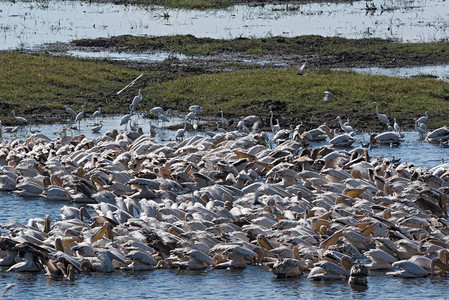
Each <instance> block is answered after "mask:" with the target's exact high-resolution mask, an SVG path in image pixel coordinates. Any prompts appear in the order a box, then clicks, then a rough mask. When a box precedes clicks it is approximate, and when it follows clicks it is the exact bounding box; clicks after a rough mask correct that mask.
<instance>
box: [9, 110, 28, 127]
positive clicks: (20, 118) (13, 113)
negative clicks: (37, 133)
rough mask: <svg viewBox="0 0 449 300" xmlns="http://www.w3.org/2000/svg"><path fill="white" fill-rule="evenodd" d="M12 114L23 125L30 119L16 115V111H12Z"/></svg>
mask: <svg viewBox="0 0 449 300" xmlns="http://www.w3.org/2000/svg"><path fill="white" fill-rule="evenodd" d="M12 115H13V117H14V119H16V121H17V122H19V123H20V124H21V125H23V124H26V123H28V120H27V119H25V118H22V117H16V113H15V111H12Z"/></svg>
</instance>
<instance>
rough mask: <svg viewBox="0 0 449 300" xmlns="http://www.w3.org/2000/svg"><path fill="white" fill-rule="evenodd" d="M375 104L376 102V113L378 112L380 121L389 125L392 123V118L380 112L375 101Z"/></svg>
mask: <svg viewBox="0 0 449 300" xmlns="http://www.w3.org/2000/svg"><path fill="white" fill-rule="evenodd" d="M374 104H376V114H377V117H378V118H379V120H380V122H381V123H382V124H385V125H387V126H388V125H390V120H388V117H387V115H386V114H380V113H379V107H378V105H377V102H374Z"/></svg>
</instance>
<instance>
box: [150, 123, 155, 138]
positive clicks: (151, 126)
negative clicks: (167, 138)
mask: <svg viewBox="0 0 449 300" xmlns="http://www.w3.org/2000/svg"><path fill="white" fill-rule="evenodd" d="M149 123H150V135H151V136H156V126H154V125H153V124H151V120H150V122H149Z"/></svg>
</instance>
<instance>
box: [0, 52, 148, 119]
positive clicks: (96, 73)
mask: <svg viewBox="0 0 449 300" xmlns="http://www.w3.org/2000/svg"><path fill="white" fill-rule="evenodd" d="M0 60H1V61H2V63H1V64H0V103H1V109H0V114H1V115H2V119H3V120H4V121H5V120H6V122H8V121H9V120H12V115H11V111H12V110H15V111H16V112H17V113H20V114H21V115H25V116H31V117H32V116H33V115H43V114H45V115H47V114H50V113H51V114H54V115H56V116H57V115H58V114H61V113H64V114H65V111H64V106H65V105H69V106H71V107H72V108H73V109H76V110H80V107H81V105H82V104H85V105H86V108H87V109H91V110H93V111H94V110H96V109H97V108H98V106H99V105H102V106H103V110H104V111H105V112H114V111H118V109H119V108H120V107H121V106H120V103H119V102H120V99H119V98H117V97H115V99H114V98H110V97H111V96H113V95H114V92H116V91H118V90H120V89H121V88H123V87H124V86H125V85H126V84H128V83H129V82H130V81H131V80H132V79H133V78H135V77H137V76H138V75H139V74H140V72H139V71H137V70H132V69H127V68H123V67H118V66H114V65H111V64H108V63H103V62H100V61H98V62H93V61H86V60H80V59H75V58H67V57H53V56H45V55H29V54H20V53H18V52H0ZM100 99H102V100H101V101H100ZM109 100H110V101H109ZM113 100H114V101H113ZM41 121H42V120H41Z"/></svg>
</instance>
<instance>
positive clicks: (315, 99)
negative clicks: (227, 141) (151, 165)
mask: <svg viewBox="0 0 449 300" xmlns="http://www.w3.org/2000/svg"><path fill="white" fill-rule="evenodd" d="M325 90H329V91H331V92H332V93H334V95H335V96H336V97H335V98H334V99H332V100H331V101H328V102H323V100H322V99H323V92H324V91H325ZM151 94H153V95H154V96H153V97H152V100H151V103H153V104H156V103H162V102H163V103H164V105H166V106H167V107H178V108H180V109H184V110H185V109H187V107H188V106H189V105H191V104H199V105H202V106H204V109H205V114H211V115H215V114H218V112H219V110H220V109H223V110H224V111H225V112H226V113H227V114H228V115H231V116H234V117H238V116H246V115H250V114H256V115H260V116H264V117H266V118H268V117H269V109H270V107H271V108H272V109H273V110H274V111H276V114H277V115H278V116H279V117H280V118H282V119H284V120H288V119H290V120H292V121H294V122H298V121H303V122H305V123H309V124H320V123H322V122H325V121H327V122H328V124H336V121H335V117H336V116H337V115H339V116H341V117H342V118H344V119H346V118H347V117H348V118H350V119H351V124H353V125H354V126H356V127H357V128H372V127H377V126H378V123H379V122H378V120H377V117H376V114H375V109H374V108H375V106H374V104H373V102H374V101H377V102H378V103H379V106H380V111H381V112H382V113H386V114H387V115H388V116H389V117H390V119H391V123H393V118H394V117H396V118H397V119H398V122H400V124H404V125H405V124H406V125H408V126H409V127H411V126H413V118H414V117H419V116H421V115H422V114H423V113H424V111H428V112H429V114H430V116H431V117H430V118H429V119H430V123H429V126H430V127H431V126H432V125H433V124H438V125H441V124H449V122H448V121H447V118H446V116H447V115H448V113H449V106H448V105H447V103H448V101H449V83H447V82H443V81H437V80H433V79H421V78H410V79H406V78H390V77H386V76H369V75H360V74H356V73H354V72H333V71H325V70H322V71H310V72H308V73H307V76H298V75H296V71H295V70H293V69H271V70H249V71H237V72H229V73H219V74H209V75H201V76H194V77H189V78H181V79H177V80H174V81H170V82H165V83H161V84H159V85H157V86H154V88H153V89H152V91H151Z"/></svg>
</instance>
